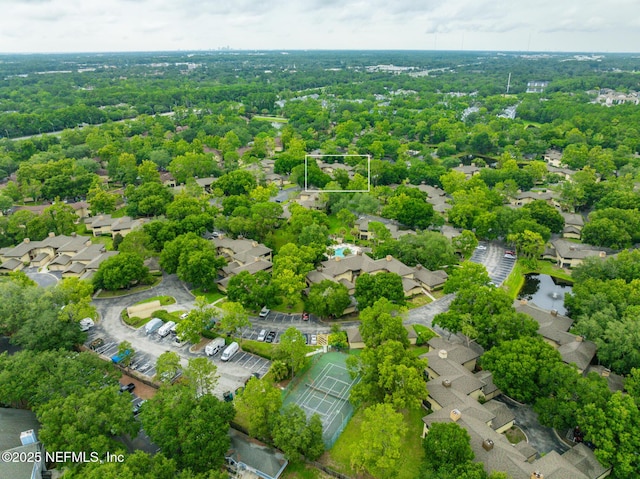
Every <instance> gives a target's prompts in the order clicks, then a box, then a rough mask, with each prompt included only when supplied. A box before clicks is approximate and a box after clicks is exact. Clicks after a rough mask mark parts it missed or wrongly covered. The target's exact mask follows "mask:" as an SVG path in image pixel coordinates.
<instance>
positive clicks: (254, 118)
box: [251, 115, 289, 123]
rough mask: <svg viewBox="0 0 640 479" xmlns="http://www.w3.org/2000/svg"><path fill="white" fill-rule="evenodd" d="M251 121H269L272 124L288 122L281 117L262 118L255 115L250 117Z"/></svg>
mask: <svg viewBox="0 0 640 479" xmlns="http://www.w3.org/2000/svg"><path fill="white" fill-rule="evenodd" d="M251 119H252V120H261V121H271V122H274V123H289V120H288V119H286V118H283V117H281V116H262V115H255V116H253V117H251Z"/></svg>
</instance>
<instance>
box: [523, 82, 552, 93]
mask: <svg viewBox="0 0 640 479" xmlns="http://www.w3.org/2000/svg"><path fill="white" fill-rule="evenodd" d="M548 86H549V82H548V81H544V80H534V81H529V82H527V93H543V92H544V89H545V88H547V87H548Z"/></svg>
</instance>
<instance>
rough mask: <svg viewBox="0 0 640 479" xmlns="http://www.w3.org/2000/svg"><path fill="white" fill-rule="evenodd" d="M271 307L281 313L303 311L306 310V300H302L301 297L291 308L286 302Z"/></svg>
mask: <svg viewBox="0 0 640 479" xmlns="http://www.w3.org/2000/svg"><path fill="white" fill-rule="evenodd" d="M271 309H272V310H273V311H278V312H280V313H302V312H303V311H304V301H302V300H301V299H300V300H298V302H297V303H296V304H294V305H293V307H291V308H290V307H288V306H287V305H286V304H284V303H279V304H278V305H277V306H274V307H273V308H271Z"/></svg>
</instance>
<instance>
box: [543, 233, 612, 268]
mask: <svg viewBox="0 0 640 479" xmlns="http://www.w3.org/2000/svg"><path fill="white" fill-rule="evenodd" d="M551 246H552V248H551V249H549V250H548V251H545V253H544V256H543V258H545V259H546V258H548V259H552V260H554V261H555V262H556V264H557V265H558V266H560V267H561V268H575V267H576V266H579V265H581V264H582V262H583V261H584V259H585V258H590V257H594V256H595V257H598V258H606V256H607V253H606V251H605V250H603V249H598V248H596V247H595V246H591V245H588V244H580V243H573V242H571V241H567V240H565V239H556V240H552V241H551Z"/></svg>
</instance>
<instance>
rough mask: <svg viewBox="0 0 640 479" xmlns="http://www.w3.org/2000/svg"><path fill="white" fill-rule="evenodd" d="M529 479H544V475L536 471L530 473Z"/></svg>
mask: <svg viewBox="0 0 640 479" xmlns="http://www.w3.org/2000/svg"><path fill="white" fill-rule="evenodd" d="M531 479H544V474H542V473H541V472H538V471H535V472H532V473H531Z"/></svg>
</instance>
